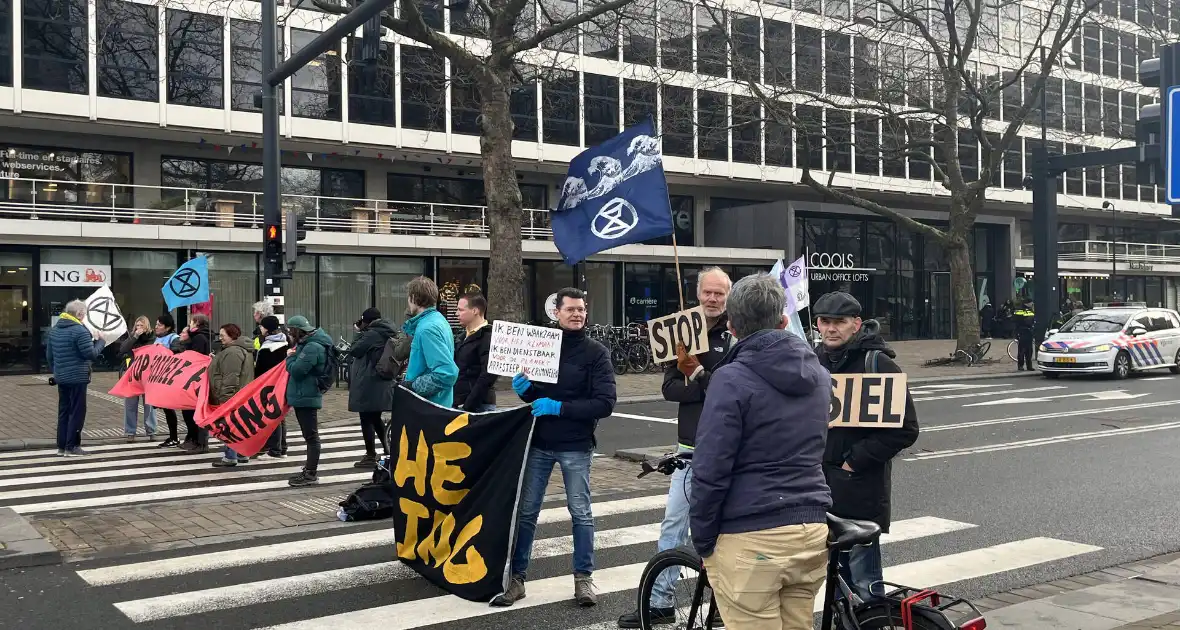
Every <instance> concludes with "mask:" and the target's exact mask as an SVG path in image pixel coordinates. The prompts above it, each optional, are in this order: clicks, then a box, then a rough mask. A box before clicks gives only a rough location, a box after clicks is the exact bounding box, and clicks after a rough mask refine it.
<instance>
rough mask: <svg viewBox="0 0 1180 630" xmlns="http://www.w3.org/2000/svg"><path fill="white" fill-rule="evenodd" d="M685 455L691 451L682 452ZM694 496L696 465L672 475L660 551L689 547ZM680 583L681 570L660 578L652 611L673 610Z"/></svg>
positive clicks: (653, 591) (668, 572)
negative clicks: (692, 497) (691, 498)
mask: <svg viewBox="0 0 1180 630" xmlns="http://www.w3.org/2000/svg"><path fill="white" fill-rule="evenodd" d="M680 452H681V453H685V452H688V449H684V448H681V449H680ZM691 496H692V464H689V465H688V466H687V467H686V468H684V469H681V470H677V471H676V472H674V473H672V485H671V486H670V487H669V488H668V505H667V507H665V508H664V522H663V523H660V540H659V542H658V543H656V551H666V550H668V549H675V548H677V547H680V546H683V545H687V544H688V542H689V533H688V502H689V497H691ZM678 579H680V569H676V568H673V569H668V570H666V571H664V572H663V573H661V574H660V577H658V578H656V584H655V586H654V587H653V588H652V589H651V606H652V608H671V607H672V605H673V602H672V589H673V587H674V586H675V584H676V580H678Z"/></svg>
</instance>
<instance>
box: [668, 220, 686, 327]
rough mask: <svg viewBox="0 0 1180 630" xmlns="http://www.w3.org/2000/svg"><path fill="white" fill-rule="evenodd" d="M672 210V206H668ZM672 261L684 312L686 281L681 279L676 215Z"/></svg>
mask: <svg viewBox="0 0 1180 630" xmlns="http://www.w3.org/2000/svg"><path fill="white" fill-rule="evenodd" d="M668 208H669V209H671V208H672V204H668ZM672 261H673V263H674V264H675V265H676V290H677V291H678V292H679V293H680V310H682V311H683V310H684V280H683V279H681V277H680V248H679V247H678V246H677V245H676V215H672Z"/></svg>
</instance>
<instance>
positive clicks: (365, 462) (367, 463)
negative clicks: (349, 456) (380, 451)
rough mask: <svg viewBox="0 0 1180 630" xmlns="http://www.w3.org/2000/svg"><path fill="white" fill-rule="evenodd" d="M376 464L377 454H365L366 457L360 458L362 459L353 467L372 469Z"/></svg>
mask: <svg viewBox="0 0 1180 630" xmlns="http://www.w3.org/2000/svg"><path fill="white" fill-rule="evenodd" d="M376 465H377V456H376V455H365V456H364V457H362V458H361V459H360V461H358V462H357V463H355V464H353V465H352V467H353V468H370V469H371V468H373V467H375V466H376Z"/></svg>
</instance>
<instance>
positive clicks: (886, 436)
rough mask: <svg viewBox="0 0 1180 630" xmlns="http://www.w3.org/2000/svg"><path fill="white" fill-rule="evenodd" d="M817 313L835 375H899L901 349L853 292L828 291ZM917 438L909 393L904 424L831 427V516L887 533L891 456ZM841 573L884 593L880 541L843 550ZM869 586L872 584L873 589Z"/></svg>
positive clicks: (859, 586) (827, 464)
mask: <svg viewBox="0 0 1180 630" xmlns="http://www.w3.org/2000/svg"><path fill="white" fill-rule="evenodd" d="M811 310H812V312H813V313H814V314H815V316H816V320H817V321H816V327H817V328H818V329H819V333H820V344H821V345H820V346H819V347H818V348H817V349H816V354H817V355H818V357H819V362H820V365H822V366H823V367H825V368H827V369H828V371H829V372H831V373H832V374H870V373H887V374H888V373H894V374H897V373H901V368H899V367H898V366H897V363H896V362H894V360H893V359H894V358H895V357H897V353H896V352H894V351H893V349H892V348H890V347H889V344H887V343H885V340H884V339H882V338H881V335H880V334H879V331H880V330H881V325H880V324H879V323H877V320H875V319H870V320H865V321H862V320H861V318H860V314H861V307H860V302H858V301H857V300H856V298H854V297H852V296H851V295H849V294H847V293H844V292H841V291H836V292H834V293H828V294H826V295H824V296H822V297H820V298H819V299H818V300H816V302H815V304H814V305H813V306H812V308H811ZM917 439H918V413H917V411H916V410H915V409H914V400H913V398H911V397H910V395H909V392H908V391H907V392H906V403H905V420H904V421H903V423H902V426H901V428H897V429H872V428H851V427H836V428H832V429H829V430H828V441H827V446H826V448H825V451H824V463H823V468H824V477H825V478H826V479H827V482H828V487H829V488H830V489H831V491H832V509H831V510H829V511H830V512H831V513H832V514H835V515H836V516H840V517H843V518H853V519H862V520H868V521H873V522H875V523H877V524H878V525H880V526H881V531H882V532H888V531H889V516H890V510H889V495H890V476H891V474H890V473H891V469H892V460H893V458H894V457H895V456H897V454H898V453H900V452H901V451H902V449H905V448H908V447H910V446H912V445H913V444H914V442H915V441H917ZM840 571H841V573H842V574H843V575H844V579H845V581H847V582H848V584H849V585H850V586H852V588H853V589H854V590H855V591H856V593H857V595H859V596H860V597H861V598H862V599H866V600H867V599H869V598H870V597H871V596H873V595H877V596H880V595H883V594H884V593H883V592H882V587H881V584H880V583H879V582H880V581H881V580H882V579H884V577H883V574H882V563H881V545H880V543H879V542H878V541H876V540H874V541H873V544H872V545H868V546H863V547H853V548H852V549H851V550H850V551H847V552H844V553H842V554H841V558H840ZM870 587H871V588H870Z"/></svg>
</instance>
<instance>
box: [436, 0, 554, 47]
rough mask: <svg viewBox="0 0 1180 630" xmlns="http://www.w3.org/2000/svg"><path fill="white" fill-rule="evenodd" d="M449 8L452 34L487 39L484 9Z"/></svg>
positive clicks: (471, 6) (469, 6) (466, 5)
mask: <svg viewBox="0 0 1180 630" xmlns="http://www.w3.org/2000/svg"><path fill="white" fill-rule="evenodd" d="M448 6H450V7H451V32H452V33H455V34H457V35H467V36H470V37H483V38H487V36H488V14H487V13H485V12H484V10H483V9H482V8H480V7H479V6H477V5H474V4H471V3H455V4H451V5H448ZM528 9H532V5H529V6H528V7H527V8H526V10H528ZM575 43H576V42H575Z"/></svg>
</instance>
